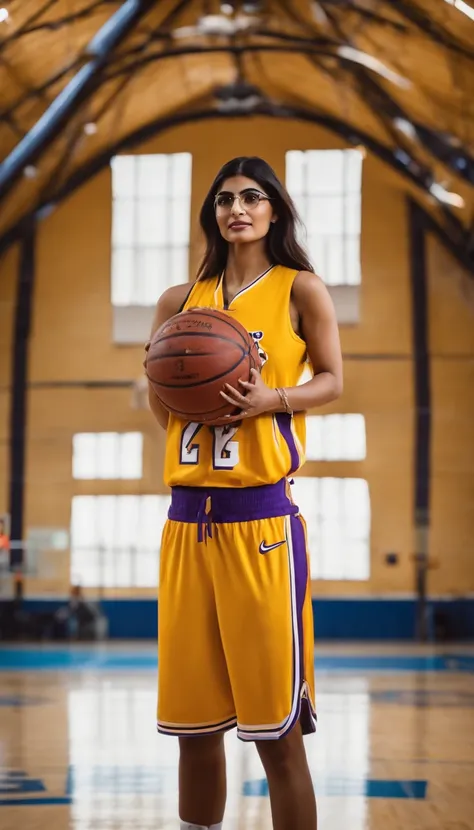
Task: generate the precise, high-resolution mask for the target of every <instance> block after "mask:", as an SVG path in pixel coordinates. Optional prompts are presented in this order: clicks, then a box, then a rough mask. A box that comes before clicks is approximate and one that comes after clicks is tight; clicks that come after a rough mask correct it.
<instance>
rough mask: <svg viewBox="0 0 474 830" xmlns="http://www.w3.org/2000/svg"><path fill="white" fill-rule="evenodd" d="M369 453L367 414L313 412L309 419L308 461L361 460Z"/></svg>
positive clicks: (307, 424) (307, 425)
mask: <svg viewBox="0 0 474 830" xmlns="http://www.w3.org/2000/svg"><path fill="white" fill-rule="evenodd" d="M365 456H366V441H365V418H364V416H363V415H355V414H354V415H353V414H347V415H346V414H344V415H310V416H309V417H308V418H306V458H307V460H308V461H361V460H362V459H363V458H365Z"/></svg>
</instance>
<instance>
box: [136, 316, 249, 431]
mask: <svg viewBox="0 0 474 830" xmlns="http://www.w3.org/2000/svg"><path fill="white" fill-rule="evenodd" d="M260 366H261V361H260V357H259V355H258V351H257V347H256V344H255V342H254V340H253V338H252V337H251V336H250V334H249V333H248V332H247V331H246V330H245V328H244V327H243V326H242V325H241V324H240V323H238V322H237V320H234V319H233V318H232V317H231V316H230V315H229V314H228V313H226V312H225V311H218V310H217V309H211V308H198V309H192V310H190V311H183V312H181V313H180V314H176V315H175V316H174V317H171V318H170V319H169V320H167V322H166V323H164V324H163V325H162V326H161V327H160V328H159V329H158V331H157V332H156V333H155V334H154V336H153V339H152V341H151V343H150V347H149V349H148V352H147V355H146V359H145V372H146V375H147V377H148V380H149V381H150V383H151V385H152V387H153V390H154V391H155V393H156V395H157V397H158V398H159V400H160V402H161V404H162V405H163V406H164V407H165V408H166V409H167V410H168V411H169V412H172V413H173V414H174V415H177V416H178V417H180V418H184V419H186V420H191V421H198V422H199V423H209V424H218V423H219V422H220V421H221V419H222V420H223V419H224V418H225V416H226V415H233V414H236V412H237V411H238V410H236V409H235V407H234V406H232V404H229V403H227V402H226V401H224V400H223V398H222V397H221V395H220V394H219V392H220V391H221V390H223V389H224V384H225V383H229V384H230V385H231V386H234V387H237V386H238V381H239V380H246V381H248V380H250V370H251V369H260ZM223 423H225V420H223Z"/></svg>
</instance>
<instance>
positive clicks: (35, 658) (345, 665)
mask: <svg viewBox="0 0 474 830" xmlns="http://www.w3.org/2000/svg"><path fill="white" fill-rule="evenodd" d="M157 666H158V663H157V659H156V655H155V654H152V653H150V654H147V653H143V654H140V653H138V654H137V653H136V652H133V651H122V652H120V651H119V652H117V651H110V652H109V651H107V649H104V650H103V651H102V650H95V649H84V648H81V649H75V648H70V649H67V648H58V649H54V648H41V647H39V648H24V649H18V648H3V649H2V650H1V651H0V671H2V670H3V671H32V670H33V671H34V670H41V671H61V670H66V671H88V670H89V671H100V670H109V671H111V670H120V671H131V670H133V671H137V670H138V671H140V670H143V671H147V670H152V671H156V670H157ZM315 667H316V670H317V671H320V672H324V671H331V672H338V671H365V672H368V671H375V672H377V671H378V672H383V671H395V672H453V671H458V672H459V671H461V672H469V673H470V672H474V657H471V655H464V654H459V655H456V654H450V655H427V656H422V655H380V656H377V655H351V656H345V655H332V656H328V655H322V656H318V655H317V654H316V657H315Z"/></svg>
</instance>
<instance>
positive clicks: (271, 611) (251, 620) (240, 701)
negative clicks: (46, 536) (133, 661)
mask: <svg viewBox="0 0 474 830" xmlns="http://www.w3.org/2000/svg"><path fill="white" fill-rule="evenodd" d="M298 720H300V723H301V726H302V729H303V732H304V733H308V732H314V731H315V728H316V715H315V708H314V633H313V615H312V606H311V594H310V582H309V567H308V553H307V545H306V530H305V525H304V521H303V519H302V517H301V516H300V515H299V513H298V508H297V507H296V505H295V504H293V502H292V500H291V498H290V496H289V485H288V484H287V482H286V481H285V480H283V481H281V482H279V483H278V484H275V485H264V486H261V487H249V488H242V489H227V488H209V489H204V488H195V487H175V488H173V490H172V501H171V507H170V510H169V514H168V520H167V523H166V525H165V528H164V532H163V537H162V544H161V563H160V586H159V594H158V730H159V732H162V733H165V734H167V735H179V736H192V735H206V734H211V733H213V732H222V731H225V730H228V729H232V728H233V727H235V726H237V734H238V736H239V738H241V739H242V740H246V741H253V740H264V739H272V738H273V739H275V738H281V737H283V736H284V735H285V734H287V733H288V732H289V731H290V729H291V728H292V727H293V726H294V725H295V723H296V722H297V721H298Z"/></svg>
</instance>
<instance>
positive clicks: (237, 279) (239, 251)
mask: <svg viewBox="0 0 474 830" xmlns="http://www.w3.org/2000/svg"><path fill="white" fill-rule="evenodd" d="M271 264H272V263H271V262H270V260H269V259H268V256H267V254H266V252H265V249H264V248H262V247H261V245H260V244H259V245H258V248H257V247H256V245H253V244H252V243H247V244H246V245H232V246H230V247H229V254H228V257H227V264H226V267H225V281H226V284H227V285H228V286H233V287H235V288H237V287H238V288H242V286H244V285H247V284H248V283H250V282H252V281H253V280H254V279H255V278H256V277H258V276H259V274H262V273H263V272H264V271H266V270H267V268H270V265H271Z"/></svg>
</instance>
